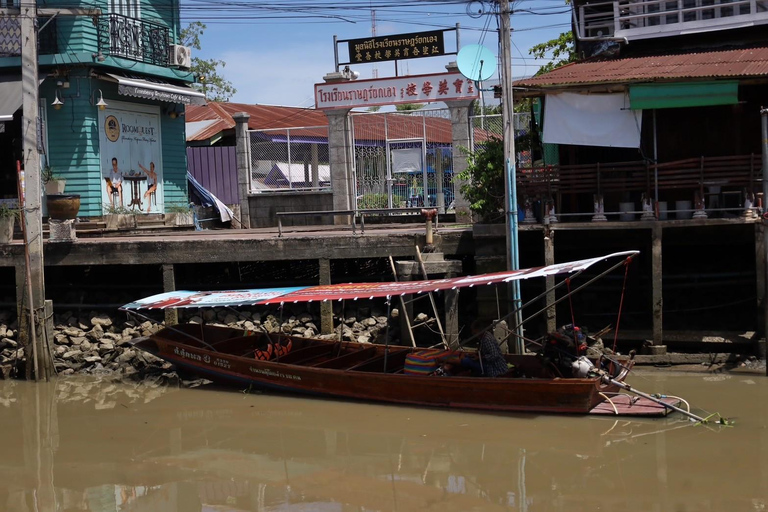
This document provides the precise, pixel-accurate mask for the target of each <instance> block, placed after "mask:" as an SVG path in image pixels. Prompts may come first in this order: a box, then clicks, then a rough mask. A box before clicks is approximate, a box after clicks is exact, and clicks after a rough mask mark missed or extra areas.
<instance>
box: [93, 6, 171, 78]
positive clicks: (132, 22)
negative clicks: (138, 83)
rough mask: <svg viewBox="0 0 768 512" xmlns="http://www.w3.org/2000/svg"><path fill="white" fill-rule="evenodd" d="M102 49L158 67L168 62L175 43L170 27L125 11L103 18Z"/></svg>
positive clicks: (100, 23)
mask: <svg viewBox="0 0 768 512" xmlns="http://www.w3.org/2000/svg"><path fill="white" fill-rule="evenodd" d="M98 27H99V30H98V31H99V36H98V37H99V50H100V51H101V52H102V53H103V54H105V55H111V56H113V57H123V58H126V59H130V60H135V61H139V62H146V63H148V64H156V65H158V66H167V65H168V56H169V45H170V42H171V37H170V30H169V29H168V27H166V26H163V25H160V24H159V23H153V22H151V21H144V20H140V19H137V18H130V17H128V16H123V15H121V14H109V15H107V16H101V17H99V25H98Z"/></svg>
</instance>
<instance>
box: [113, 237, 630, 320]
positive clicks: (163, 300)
mask: <svg viewBox="0 0 768 512" xmlns="http://www.w3.org/2000/svg"><path fill="white" fill-rule="evenodd" d="M637 253H638V251H625V252H617V253H613V254H609V255H607V256H600V257H597V258H589V259H585V260H578V261H570V262H567V263H557V264H554V265H549V266H545V267H535V268H526V269H520V270H510V271H507V272H496V273H492V274H482V275H477V276H465V277H454V278H450V279H430V280H426V281H402V282H383V283H346V284H331V285H324V286H296V287H284V288H262V289H250V290H223V291H209V292H199V291H173V292H166V293H160V294H158V295H153V296H151V297H147V298H145V299H140V300H137V301H135V302H131V303H129V304H126V305H125V306H123V308H122V309H166V308H203V307H223V306H229V307H235V306H254V305H257V304H279V303H287V302H293V303H297V302H313V301H329V300H331V301H332V300H344V299H353V300H357V299H372V298H374V297H393V296H397V295H406V294H419V293H427V292H436V291H440V290H452V289H456V288H468V287H473V286H482V285H491V284H498V283H506V282H509V281H516V280H521V279H530V278H534V277H545V276H550V275H556V274H569V273H572V272H579V271H582V270H585V269H587V268H589V267H591V266H592V265H594V264H595V263H598V262H601V261H605V260H608V259H612V258H620V257H625V258H629V257H632V256H634V255H635V254H637Z"/></svg>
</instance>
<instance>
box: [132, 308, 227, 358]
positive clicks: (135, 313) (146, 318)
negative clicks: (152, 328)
mask: <svg viewBox="0 0 768 512" xmlns="http://www.w3.org/2000/svg"><path fill="white" fill-rule="evenodd" d="M120 309H121V310H122V311H125V313H126V315H127V316H128V317H129V318H130V317H131V315H136V316H138V317H141V318H143V319H145V320H148V321H150V322H152V323H155V319H154V318H151V317H148V316H147V315H144V314H142V313H139V312H138V310H135V309H122V308H120ZM166 329H168V330H170V331H173V332H175V333H177V334H181V335H182V336H186V337H188V338H191V339H193V340H195V341H197V342H200V343H201V344H203V345H205V346H206V347H208V348H210V349H211V350H213V351H214V352H218V350H216V349H215V348H213V345H211V344H209V343H207V342H205V341H204V340H203V339H201V338H198V337H196V336H195V335H193V334H190V333H188V332H184V331H182V330H181V329H177V328H176V327H174V326H172V325H169V326H167V327H166Z"/></svg>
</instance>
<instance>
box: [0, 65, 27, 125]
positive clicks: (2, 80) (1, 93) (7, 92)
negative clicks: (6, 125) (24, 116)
mask: <svg viewBox="0 0 768 512" xmlns="http://www.w3.org/2000/svg"><path fill="white" fill-rule="evenodd" d="M21 101H22V100H21V75H15V74H14V75H0V122H3V121H13V114H14V113H16V111H17V110H19V109H20V108H21Z"/></svg>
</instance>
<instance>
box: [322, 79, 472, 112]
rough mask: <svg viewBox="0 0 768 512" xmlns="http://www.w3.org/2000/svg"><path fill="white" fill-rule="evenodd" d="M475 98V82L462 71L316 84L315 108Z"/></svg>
mask: <svg viewBox="0 0 768 512" xmlns="http://www.w3.org/2000/svg"><path fill="white" fill-rule="evenodd" d="M478 97H479V95H478V90H477V87H475V84H474V82H472V80H467V79H466V78H464V75H462V74H461V73H440V74H434V75H411V76H401V77H396V78H380V79H375V80H353V81H350V82H331V83H322V84H315V107H316V108H317V109H325V108H355V107H370V106H373V105H397V104H399V103H432V102H435V101H449V100H473V99H477V98H478Z"/></svg>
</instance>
